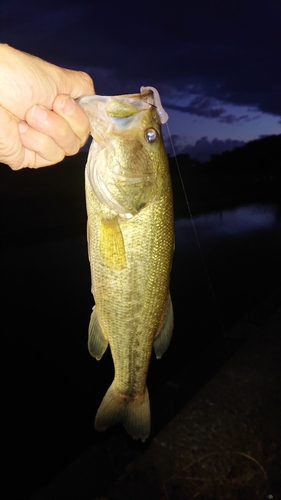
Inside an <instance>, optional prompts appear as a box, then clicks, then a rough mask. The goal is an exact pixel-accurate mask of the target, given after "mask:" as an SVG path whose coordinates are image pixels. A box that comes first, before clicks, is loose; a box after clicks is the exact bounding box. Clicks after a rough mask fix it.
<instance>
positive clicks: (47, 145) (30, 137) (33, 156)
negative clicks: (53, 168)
mask: <svg viewBox="0 0 281 500" xmlns="http://www.w3.org/2000/svg"><path fill="white" fill-rule="evenodd" d="M19 130H20V137H21V142H22V144H23V146H24V148H25V158H24V162H23V166H24V167H29V168H40V167H46V166H48V165H54V164H55V163H59V162H60V161H62V160H63V158H64V157H65V152H64V150H63V149H62V148H60V147H59V146H58V145H57V143H56V142H55V141H54V140H53V139H52V138H51V137H49V136H48V135H46V134H44V133H42V132H39V131H38V130H35V129H33V128H32V127H30V126H29V125H28V124H27V123H25V122H20V124H19Z"/></svg>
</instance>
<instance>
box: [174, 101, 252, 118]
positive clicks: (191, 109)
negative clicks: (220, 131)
mask: <svg viewBox="0 0 281 500" xmlns="http://www.w3.org/2000/svg"><path fill="white" fill-rule="evenodd" d="M166 107H167V108H169V109H173V110H176V111H180V112H182V113H190V114H191V115H197V116H201V117H204V118H215V119H217V120H218V121H219V122H221V123H229V124H233V123H239V122H240V123H241V122H248V121H250V118H249V116H248V115H241V116H236V115H234V114H230V113H229V112H228V110H227V107H224V106H223V104H222V103H220V102H218V101H217V100H216V99H213V98H212V97H206V96H204V95H197V96H196V97H195V98H193V99H192V100H190V102H189V103H188V104H186V105H182V104H180V103H179V102H178V103H177V104H174V103H169V101H168V100H167V102H166ZM253 119H256V117H254V118H253Z"/></svg>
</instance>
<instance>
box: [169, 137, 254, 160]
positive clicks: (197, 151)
mask: <svg viewBox="0 0 281 500" xmlns="http://www.w3.org/2000/svg"><path fill="white" fill-rule="evenodd" d="M172 142H173V145H174V150H175V152H176V153H178V152H180V153H182V154H186V153H187V154H189V156H190V157H191V158H193V159H194V160H198V161H202V162H204V161H208V160H209V159H210V158H211V156H212V155H213V154H220V153H223V152H224V151H232V149H234V148H237V147H240V146H243V145H244V144H245V142H244V141H237V140H232V139H226V140H220V139H216V138H215V139H213V140H212V141H209V140H208V138H207V137H201V139H199V140H198V141H196V143H195V144H194V145H191V144H186V138H185V137H183V136H179V135H172ZM166 149H167V151H168V152H169V154H171V155H173V149H172V146H171V142H170V140H168V139H167V141H166Z"/></svg>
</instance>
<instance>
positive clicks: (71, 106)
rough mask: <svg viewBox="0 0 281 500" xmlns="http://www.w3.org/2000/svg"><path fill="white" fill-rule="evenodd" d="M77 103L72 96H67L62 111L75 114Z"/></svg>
mask: <svg viewBox="0 0 281 500" xmlns="http://www.w3.org/2000/svg"><path fill="white" fill-rule="evenodd" d="M75 109H76V105H75V102H74V100H73V99H72V97H67V98H66V99H65V100H64V102H63V104H62V111H63V112H64V113H65V114H66V115H73V113H74V111H75Z"/></svg>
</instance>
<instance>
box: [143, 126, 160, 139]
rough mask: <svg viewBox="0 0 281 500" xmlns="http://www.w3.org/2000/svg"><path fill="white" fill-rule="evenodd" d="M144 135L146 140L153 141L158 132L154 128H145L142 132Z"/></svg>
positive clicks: (156, 137)
mask: <svg viewBox="0 0 281 500" xmlns="http://www.w3.org/2000/svg"><path fill="white" fill-rule="evenodd" d="M144 137H145V140H146V141H147V142H150V143H151V142H155V141H157V139H158V132H157V130H155V128H147V129H146V130H145V132H144Z"/></svg>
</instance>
